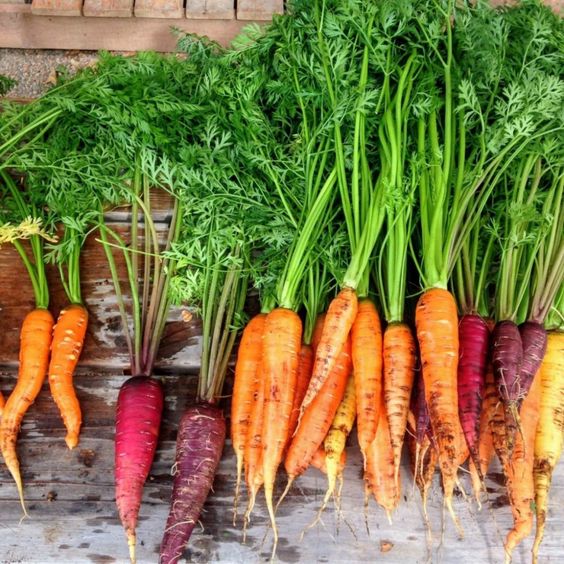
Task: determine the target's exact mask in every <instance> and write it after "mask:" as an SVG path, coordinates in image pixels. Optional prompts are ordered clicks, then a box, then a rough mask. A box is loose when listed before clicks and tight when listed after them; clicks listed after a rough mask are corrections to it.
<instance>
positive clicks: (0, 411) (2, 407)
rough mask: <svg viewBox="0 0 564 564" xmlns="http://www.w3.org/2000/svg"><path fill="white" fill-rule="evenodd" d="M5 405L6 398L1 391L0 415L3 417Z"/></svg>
mask: <svg viewBox="0 0 564 564" xmlns="http://www.w3.org/2000/svg"><path fill="white" fill-rule="evenodd" d="M4 405H6V400H5V399H4V394H2V392H0V417H2V411H4Z"/></svg>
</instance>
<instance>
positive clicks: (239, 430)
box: [231, 313, 266, 519]
mask: <svg viewBox="0 0 564 564" xmlns="http://www.w3.org/2000/svg"><path fill="white" fill-rule="evenodd" d="M265 318H266V314H264V313H259V314H258V315H256V316H255V317H253V318H252V319H251V320H250V321H249V323H247V326H246V327H245V329H244V331H243V335H242V336H241V343H240V344H239V351H238V353H237V363H236V365H235V379H234V382H233V396H232V398H231V444H232V445H233V449H234V450H235V456H236V458H237V483H236V485H235V501H234V506H233V512H234V513H233V518H234V519H235V518H236V516H237V502H238V500H239V491H240V487H241V476H242V473H243V462H244V456H245V444H246V443H247V439H248V432H249V428H250V426H251V410H252V406H253V402H254V401H255V396H256V395H257V393H258V384H259V382H258V368H259V364H260V361H261V356H262V335H263V331H264V320H265Z"/></svg>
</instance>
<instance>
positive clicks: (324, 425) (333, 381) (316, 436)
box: [281, 339, 351, 500]
mask: <svg viewBox="0 0 564 564" xmlns="http://www.w3.org/2000/svg"><path fill="white" fill-rule="evenodd" d="M350 371H351V344H350V339H347V340H346V341H345V346H344V347H343V349H342V350H341V353H340V354H339V356H338V357H337V363H336V365H335V366H334V368H333V370H332V371H331V373H330V374H329V378H328V379H327V381H326V382H325V384H323V386H322V387H321V390H320V391H319V393H318V394H317V395H316V396H315V399H314V400H313V403H311V404H310V405H309V406H308V407H307V409H306V410H305V412H304V414H303V415H302V419H301V421H300V423H299V424H298V429H297V431H296V434H295V435H294V437H293V438H292V442H291V443H290V447H289V448H288V453H287V454H286V459H285V460H284V467H285V468H286V472H287V474H288V486H287V487H286V491H285V492H284V494H282V497H281V500H282V499H283V498H284V495H285V493H286V492H287V491H288V490H289V487H290V485H291V484H292V482H293V480H294V479H295V478H296V477H297V476H299V475H300V474H302V473H303V472H305V471H306V469H307V467H308V466H309V464H310V462H311V459H312V458H313V456H314V455H315V453H316V452H317V449H318V448H319V446H320V445H321V444H323V440H324V439H325V436H326V435H327V432H328V431H329V428H330V427H331V423H332V422H333V418H334V417H335V414H336V413H337V409H338V408H339V404H340V403H341V400H342V399H343V396H344V394H345V388H346V385H347V380H348V377H349V374H350Z"/></svg>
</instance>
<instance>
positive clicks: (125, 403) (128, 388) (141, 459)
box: [115, 376, 163, 562]
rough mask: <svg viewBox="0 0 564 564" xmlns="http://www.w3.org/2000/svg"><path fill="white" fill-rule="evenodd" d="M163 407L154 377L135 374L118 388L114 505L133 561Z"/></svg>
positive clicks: (158, 384) (160, 389)
mask: <svg viewBox="0 0 564 564" xmlns="http://www.w3.org/2000/svg"><path fill="white" fill-rule="evenodd" d="M162 410H163V390H162V387H161V385H160V383H159V382H158V381H157V380H154V379H153V378H148V377H146V376H134V377H133V378H130V379H129V380H127V381H126V382H125V383H124V384H123V386H122V387H121V389H120V391H119V395H118V401H117V410H116V437H115V484H116V504H117V508H118V512H119V518H120V520H121V523H122V525H123V527H124V529H125V533H126V535H127V543H128V545H129V555H130V558H131V561H132V562H135V542H136V536H135V529H136V527H137V517H138V515H139V508H140V506H141V497H142V495H143V485H144V484H145V481H146V480H147V476H148V475H149V471H150V469H151V464H152V463H153V457H154V456H155V450H156V448H157V439H158V436H159V427H160V422H161V414H162Z"/></svg>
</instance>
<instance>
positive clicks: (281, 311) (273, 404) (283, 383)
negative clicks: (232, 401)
mask: <svg viewBox="0 0 564 564" xmlns="http://www.w3.org/2000/svg"><path fill="white" fill-rule="evenodd" d="M301 341H302V321H301V319H300V317H299V316H298V315H297V314H296V313H295V312H293V311H292V310H289V309H285V308H276V309H274V310H272V311H271V312H270V313H269V314H268V315H267V317H266V322H265V327H264V337H263V353H262V368H261V370H262V377H263V381H264V411H263V413H264V415H263V417H264V419H263V432H262V471H263V479H264V494H265V497H266V505H267V508H268V513H269V515H270V520H271V523H272V530H273V533H274V546H273V554H275V551H276V546H277V543H278V530H277V528H276V520H275V517H274V504H273V501H272V498H273V495H274V482H275V480H276V471H277V470H278V466H279V465H280V462H281V460H282V455H283V453H284V447H285V445H286V441H287V440H288V429H289V425H290V417H291V415H292V407H293V404H294V394H295V391H296V378H297V373H298V362H299V353H300V347H301Z"/></svg>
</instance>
